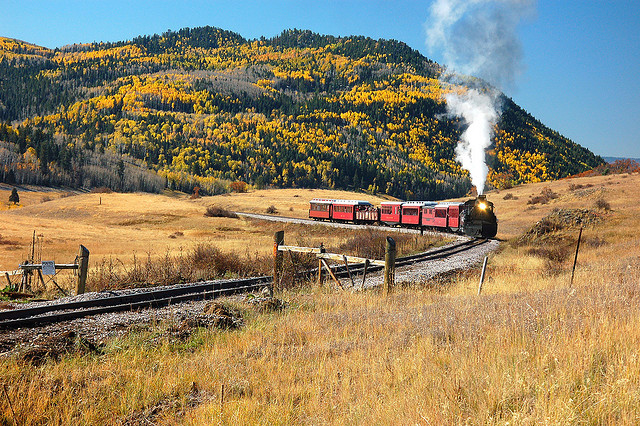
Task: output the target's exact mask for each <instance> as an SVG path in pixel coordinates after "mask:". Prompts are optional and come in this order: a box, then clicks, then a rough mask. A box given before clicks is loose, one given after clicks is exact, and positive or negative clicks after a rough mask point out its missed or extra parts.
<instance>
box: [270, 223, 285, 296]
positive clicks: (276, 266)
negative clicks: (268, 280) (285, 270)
mask: <svg viewBox="0 0 640 426" xmlns="http://www.w3.org/2000/svg"><path fill="white" fill-rule="evenodd" d="M281 244H284V231H278V232H276V233H275V234H274V235H273V283H272V284H271V293H272V294H273V293H274V292H277V291H279V290H280V281H281V277H280V273H281V272H282V253H281V252H280V251H279V250H278V246H279V245H281Z"/></svg>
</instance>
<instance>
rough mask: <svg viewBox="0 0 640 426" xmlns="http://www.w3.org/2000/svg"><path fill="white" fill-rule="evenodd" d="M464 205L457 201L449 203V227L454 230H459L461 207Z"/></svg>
mask: <svg viewBox="0 0 640 426" xmlns="http://www.w3.org/2000/svg"><path fill="white" fill-rule="evenodd" d="M461 207H462V203H455V204H450V205H449V210H448V211H447V216H448V219H449V220H448V223H447V225H448V226H449V229H451V230H452V231H457V230H458V228H460V209H461Z"/></svg>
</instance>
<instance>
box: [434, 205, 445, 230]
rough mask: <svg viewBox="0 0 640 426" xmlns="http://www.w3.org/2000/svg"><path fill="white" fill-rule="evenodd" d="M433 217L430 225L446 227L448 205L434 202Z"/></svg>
mask: <svg viewBox="0 0 640 426" xmlns="http://www.w3.org/2000/svg"><path fill="white" fill-rule="evenodd" d="M434 210H435V217H434V218H433V224H432V225H431V226H436V227H438V228H446V227H447V211H448V210H449V206H447V205H446V204H436V205H435V207H434Z"/></svg>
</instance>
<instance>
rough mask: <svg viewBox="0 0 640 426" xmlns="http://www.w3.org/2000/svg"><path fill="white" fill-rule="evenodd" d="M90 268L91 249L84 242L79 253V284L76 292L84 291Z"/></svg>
mask: <svg viewBox="0 0 640 426" xmlns="http://www.w3.org/2000/svg"><path fill="white" fill-rule="evenodd" d="M88 270H89V250H87V248H86V247H85V246H83V245H82V244H81V245H80V252H79V253H78V285H77V287H76V294H82V293H84V290H85V286H86V284H87V272H88Z"/></svg>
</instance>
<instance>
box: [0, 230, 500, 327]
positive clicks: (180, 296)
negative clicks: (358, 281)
mask: <svg viewBox="0 0 640 426" xmlns="http://www.w3.org/2000/svg"><path fill="white" fill-rule="evenodd" d="M486 242H487V240H469V241H464V242H459V243H454V244H451V245H449V246H446V247H440V248H437V249H433V250H430V251H428V252H424V253H420V254H416V255H411V256H404V257H400V258H398V259H396V267H397V266H404V265H409V264H413V263H416V262H424V261H428V260H436V259H442V258H444V257H447V256H451V255H452V254H456V253H460V252H463V251H466V250H469V249H471V248H473V247H476V246H478V245H481V244H484V243H486ZM363 269H364V264H354V265H351V266H350V267H349V271H347V268H346V267H345V266H342V265H341V266H334V267H333V268H332V270H333V272H334V274H335V275H336V276H337V277H338V278H344V277H347V276H348V275H349V273H351V274H358V273H360V272H362V271H363ZM381 269H383V268H382V267H381V266H375V265H370V266H369V267H368V271H370V272H374V271H377V270H381ZM314 273H317V270H315V271H313V270H311V271H306V272H305V274H306V275H307V276H311V275H313V274H314ZM272 281H273V277H271V276H265V277H255V278H242V279H236V280H224V281H223V280H216V281H205V282H201V283H195V284H190V285H185V286H181V287H175V288H168V289H159V290H150V291H146V292H141V293H132V294H125V295H114V296H111V297H103V298H99V299H92V300H83V301H75V302H68V303H58V304H52V305H44V306H37V307H31V308H22V309H13V310H6V311H1V312H0V329H4V330H7V329H16V328H21V327H34V326H41V325H47V324H52V323H57V322H62V321H69V320H73V319H78V318H84V317H88V316H92V315H98V314H104V313H110V312H125V311H135V310H140V309H147V308H159V307H163V306H168V305H171V304H175V303H180V302H187V301H196V300H206V299H214V298H217V297H220V296H227V295H232V294H239V293H248V292H254V291H260V290H261V289H263V288H264V287H266V286H268V285H269V284H271V282H272Z"/></svg>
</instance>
